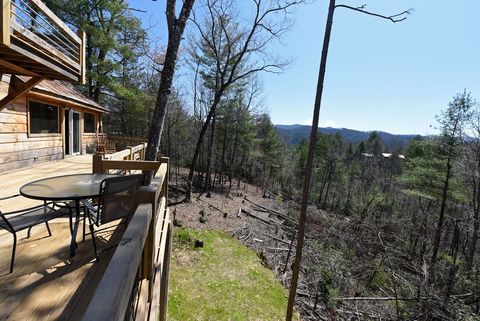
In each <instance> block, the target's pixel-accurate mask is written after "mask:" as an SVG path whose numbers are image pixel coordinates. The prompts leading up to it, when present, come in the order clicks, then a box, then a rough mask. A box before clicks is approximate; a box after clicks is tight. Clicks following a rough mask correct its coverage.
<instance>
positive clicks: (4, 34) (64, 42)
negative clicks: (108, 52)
mask: <svg viewBox="0 0 480 321" xmlns="http://www.w3.org/2000/svg"><path fill="white" fill-rule="evenodd" d="M0 4H1V7H0V20H1V30H0V73H7V74H14V75H24V76H31V77H34V78H48V79H59V80H68V81H74V82H80V83H85V67H84V66H85V64H84V61H85V33H84V32H83V31H81V30H79V31H78V32H77V33H75V32H73V31H72V30H71V29H70V28H69V27H68V26H67V25H66V24H65V23H64V22H63V21H61V20H60V19H59V18H58V17H57V16H56V15H55V14H54V13H53V12H52V11H51V10H50V9H48V8H47V6H46V5H45V4H44V3H42V2H41V1H39V0H0Z"/></svg>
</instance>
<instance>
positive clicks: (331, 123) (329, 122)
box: [320, 119, 337, 128]
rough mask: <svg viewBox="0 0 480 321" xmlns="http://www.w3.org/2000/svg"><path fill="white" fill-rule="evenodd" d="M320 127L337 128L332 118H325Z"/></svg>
mask: <svg viewBox="0 0 480 321" xmlns="http://www.w3.org/2000/svg"><path fill="white" fill-rule="evenodd" d="M320 127H332V128H337V123H335V121H334V120H332V119H329V120H327V121H326V122H324V123H323V124H321V126H320Z"/></svg>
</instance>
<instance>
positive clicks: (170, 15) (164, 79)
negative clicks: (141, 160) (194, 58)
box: [145, 0, 195, 178]
mask: <svg viewBox="0 0 480 321" xmlns="http://www.w3.org/2000/svg"><path fill="white" fill-rule="evenodd" d="M194 3H195V0H185V1H184V2H183V5H182V9H181V10H180V14H179V16H178V18H177V17H176V14H175V6H176V0H167V4H166V12H165V14H166V17H167V25H168V45H167V52H166V54H165V60H164V63H163V70H162V73H161V78H160V86H159V88H158V94H157V100H156V102H155V110H154V112H153V117H152V122H151V124H150V130H149V133H148V146H147V150H146V152H145V159H147V160H156V159H157V153H158V147H159V146H160V139H161V136H162V131H163V123H164V121H165V115H166V113H167V102H168V96H169V94H170V93H171V88H172V82H173V76H174V74H175V66H176V63H177V56H178V48H179V46H180V41H181V40H182V35H183V31H184V30H185V26H186V24H187V21H188V18H189V17H190V13H191V11H192V7H193V4H194ZM150 178H151V177H150Z"/></svg>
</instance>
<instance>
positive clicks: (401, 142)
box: [275, 124, 417, 152]
mask: <svg viewBox="0 0 480 321" xmlns="http://www.w3.org/2000/svg"><path fill="white" fill-rule="evenodd" d="M275 128H276V130H277V132H278V133H279V134H280V136H281V137H282V139H283V140H284V141H285V143H287V144H288V145H296V144H298V143H300V142H301V141H302V139H304V138H305V139H309V137H310V131H311V128H312V126H309V125H299V124H294V125H275ZM319 131H320V132H321V133H323V134H335V133H337V132H340V134H341V135H342V137H343V139H344V140H345V141H346V142H347V143H358V142H361V141H364V140H367V139H368V136H370V134H371V133H372V132H373V130H372V131H368V132H367V131H360V130H354V129H348V128H332V127H321V128H319ZM376 132H377V133H378V134H379V136H380V138H381V139H382V140H383V142H384V144H385V147H386V148H387V149H388V151H389V152H394V151H397V150H400V149H401V148H403V147H405V146H407V145H408V144H409V143H410V141H411V140H412V139H413V138H415V137H416V136H417V135H397V134H390V133H386V132H382V131H378V130H377V131H376Z"/></svg>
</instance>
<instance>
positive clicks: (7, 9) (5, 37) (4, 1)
mask: <svg viewBox="0 0 480 321" xmlns="http://www.w3.org/2000/svg"><path fill="white" fill-rule="evenodd" d="M10 2H11V0H0V3H1V6H2V7H1V12H0V18H1V19H2V26H1V28H2V30H1V33H2V34H1V36H0V41H1V43H0V44H1V45H4V46H7V47H8V46H10V18H11V4H10Z"/></svg>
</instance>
